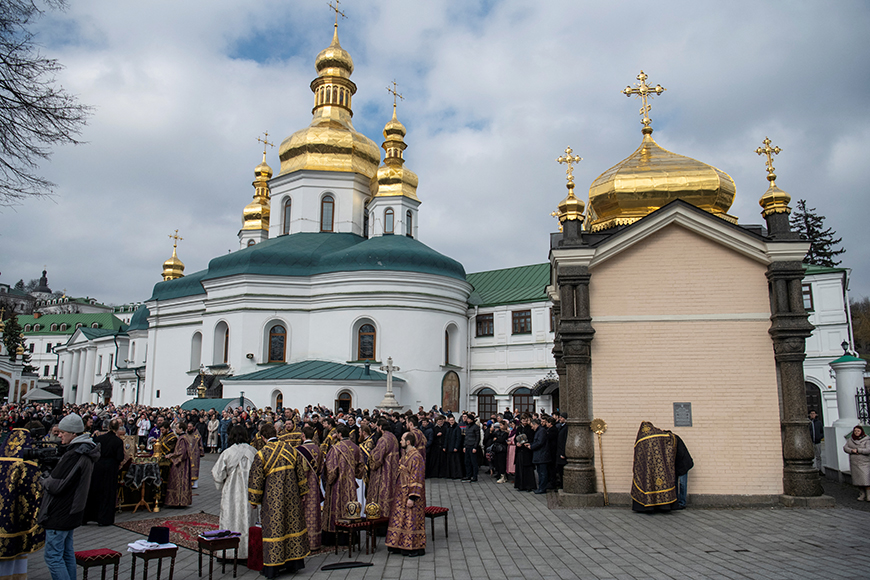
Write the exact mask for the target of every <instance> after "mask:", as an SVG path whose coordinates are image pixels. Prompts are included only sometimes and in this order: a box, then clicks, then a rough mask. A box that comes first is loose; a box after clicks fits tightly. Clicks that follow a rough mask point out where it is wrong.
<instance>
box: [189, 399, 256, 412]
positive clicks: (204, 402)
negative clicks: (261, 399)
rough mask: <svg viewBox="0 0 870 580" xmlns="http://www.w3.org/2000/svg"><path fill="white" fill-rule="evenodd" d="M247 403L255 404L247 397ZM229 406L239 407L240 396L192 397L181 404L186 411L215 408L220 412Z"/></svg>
mask: <svg viewBox="0 0 870 580" xmlns="http://www.w3.org/2000/svg"><path fill="white" fill-rule="evenodd" d="M245 404H246V405H250V406H252V407H253V406H254V404H253V403H252V402H251V400H250V399H248V398H247V397H245ZM229 406H233V407H238V406H239V397H230V398H229V399H190V400H189V401H185V402H183V403H182V404H181V408H182V409H184V410H185V411H193V410H194V409H195V410H197V411H208V410H209V409H214V410H216V411H218V412H219V413H220V412H222V411H223V410H224V409H226V408H227V407H229Z"/></svg>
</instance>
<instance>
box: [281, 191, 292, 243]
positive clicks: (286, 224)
mask: <svg viewBox="0 0 870 580" xmlns="http://www.w3.org/2000/svg"><path fill="white" fill-rule="evenodd" d="M281 233H282V234H289V233H290V198H289V197H288V198H287V199H285V200H284V221H283V222H281Z"/></svg>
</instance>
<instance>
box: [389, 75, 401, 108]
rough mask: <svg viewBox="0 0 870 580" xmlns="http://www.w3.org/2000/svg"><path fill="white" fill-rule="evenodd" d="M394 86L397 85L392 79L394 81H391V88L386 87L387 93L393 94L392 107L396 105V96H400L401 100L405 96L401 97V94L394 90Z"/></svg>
mask: <svg viewBox="0 0 870 580" xmlns="http://www.w3.org/2000/svg"><path fill="white" fill-rule="evenodd" d="M396 86H397V85H396V81H395V80H394V81H393V87H392V88H390V87H387V92H388V93H391V94H392V95H393V107H395V106H396V98H397V97H398V98H400V99H402V100H403V101H404V100H405V97H403V96H402V95H400V94H399V93H398V92H396Z"/></svg>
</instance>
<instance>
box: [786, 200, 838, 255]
mask: <svg viewBox="0 0 870 580" xmlns="http://www.w3.org/2000/svg"><path fill="white" fill-rule="evenodd" d="M789 223H790V224H791V229H792V231H795V232H797V233H799V234H803V235H804V236H806V238H807V240H808V241H809V242H810V249H809V251H808V252H807V257H806V258H804V263H805V264H813V265H815V266H827V267H828V268H833V267H835V266H837V265H838V264H839V263H840V260H836V261H834V258H835V257H836V256H839V255H840V254H843V253H845V251H846V250H844V249H843V248H835V247H834V246H836V245H838V244H839V243H840V242H842V241H843V238H837V239H834V236H835V235H837V232H835V231H834V230H832V229H831V228H827V229H825V216H823V215H819V214H817V213H816V208H814V207H811V208H807V202H806V200H805V199H801V200H799V201H798V202H797V209H795V210H794V211H792V212H791V217H790V218H789Z"/></svg>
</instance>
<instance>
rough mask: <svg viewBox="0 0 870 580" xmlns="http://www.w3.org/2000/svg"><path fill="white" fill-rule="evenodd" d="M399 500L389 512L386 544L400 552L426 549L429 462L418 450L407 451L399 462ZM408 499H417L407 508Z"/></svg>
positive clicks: (397, 491) (397, 490) (397, 493)
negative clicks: (427, 467)
mask: <svg viewBox="0 0 870 580" xmlns="http://www.w3.org/2000/svg"><path fill="white" fill-rule="evenodd" d="M398 484H399V485H398V487H397V488H396V501H395V502H394V503H393V510H392V511H391V512H390V524H389V526H388V527H387V539H386V542H385V543H386V545H387V546H388V547H390V548H398V549H401V550H422V549H425V548H426V515H425V508H424V507H423V502H422V499H423V496H424V495H425V493H426V463H425V462H424V461H423V457H422V456H421V455H420V452H419V451H417V450H416V449H413V448H411V449H408V450H407V451H405V453H404V454H403V455H402V459H401V461H399V479H398ZM408 499H416V500H417V501H415V502H414V507H410V508H409V507H408V506H407V501H408Z"/></svg>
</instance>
